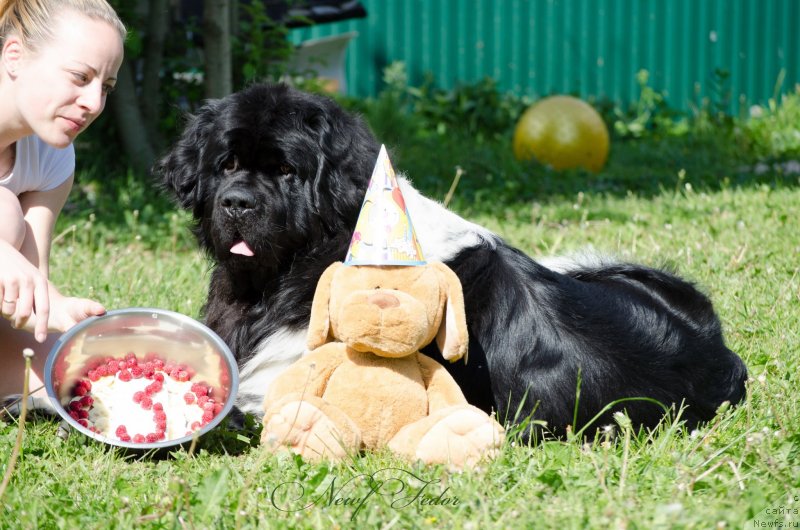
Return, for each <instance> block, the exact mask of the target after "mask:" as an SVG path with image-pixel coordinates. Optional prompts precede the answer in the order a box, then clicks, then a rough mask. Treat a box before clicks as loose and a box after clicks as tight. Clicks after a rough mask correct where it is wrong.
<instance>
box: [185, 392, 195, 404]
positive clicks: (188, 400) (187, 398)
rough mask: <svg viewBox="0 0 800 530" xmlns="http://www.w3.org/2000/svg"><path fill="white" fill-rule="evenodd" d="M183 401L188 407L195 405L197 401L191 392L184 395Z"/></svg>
mask: <svg viewBox="0 0 800 530" xmlns="http://www.w3.org/2000/svg"><path fill="white" fill-rule="evenodd" d="M183 400H184V401H185V402H186V404H187V405H191V404H192V403H194V400H195V397H194V394H192V393H191V392H186V393H185V394H184V395H183Z"/></svg>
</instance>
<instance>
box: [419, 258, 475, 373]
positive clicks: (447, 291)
mask: <svg viewBox="0 0 800 530" xmlns="http://www.w3.org/2000/svg"><path fill="white" fill-rule="evenodd" d="M429 265H430V266H432V267H434V268H435V269H437V270H438V272H439V278H440V279H439V283H440V285H441V286H442V289H443V291H444V295H445V296H444V300H443V301H442V303H443V305H444V315H442V323H441V324H440V326H439V332H438V333H437V334H436V345H437V346H439V351H441V352H442V357H444V358H445V359H447V360H448V361H450V362H455V361H457V360H459V359H461V358H462V357H463V358H464V362H466V361H467V357H466V356H467V348H468V346H469V334H468V332H467V315H466V311H465V310H464V293H463V291H462V290H461V281H460V280H459V279H458V276H456V273H455V272H453V270H452V269H450V267H448V266H447V265H445V264H444V263H441V262H434V263H430V264H429Z"/></svg>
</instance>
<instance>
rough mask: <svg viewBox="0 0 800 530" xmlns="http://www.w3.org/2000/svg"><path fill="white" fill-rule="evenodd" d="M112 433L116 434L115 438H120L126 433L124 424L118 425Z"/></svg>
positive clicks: (126, 429)
mask: <svg viewBox="0 0 800 530" xmlns="http://www.w3.org/2000/svg"><path fill="white" fill-rule="evenodd" d="M114 434H116V435H117V438H122V437H123V436H125V435H126V434H128V428H127V427H125V426H124V425H120V426H119V427H117V430H116V431H114Z"/></svg>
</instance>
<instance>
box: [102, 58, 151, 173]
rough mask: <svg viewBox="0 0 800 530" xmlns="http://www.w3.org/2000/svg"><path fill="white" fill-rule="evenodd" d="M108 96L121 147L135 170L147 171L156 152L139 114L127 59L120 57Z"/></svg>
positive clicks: (134, 87)
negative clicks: (114, 86)
mask: <svg viewBox="0 0 800 530" xmlns="http://www.w3.org/2000/svg"><path fill="white" fill-rule="evenodd" d="M110 99H111V107H112V109H113V112H114V118H115V120H116V122H117V126H118V128H119V135H120V140H122V147H123V148H124V149H125V153H126V154H127V155H128V158H129V159H130V162H131V165H132V166H133V167H134V168H135V169H136V170H137V171H140V172H144V173H148V172H149V171H150V168H151V166H152V165H153V162H154V161H155V157H156V154H155V149H154V147H153V145H152V143H151V139H150V135H149V134H148V132H147V127H146V125H145V122H144V119H143V118H142V113H141V110H140V108H139V101H138V98H137V97H136V86H135V84H134V81H133V73H132V71H131V64H130V63H129V62H128V61H127V60H125V61H123V63H122V66H121V67H120V69H119V74H117V85H116V90H115V91H114V94H113V95H112V96H111V98H110Z"/></svg>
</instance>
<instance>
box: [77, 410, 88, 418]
mask: <svg viewBox="0 0 800 530" xmlns="http://www.w3.org/2000/svg"><path fill="white" fill-rule="evenodd" d="M76 412H77V413H78V417H79V418H80V419H82V420H85V419H87V418H89V411H88V410H86V409H78V410H77V411H76Z"/></svg>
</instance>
